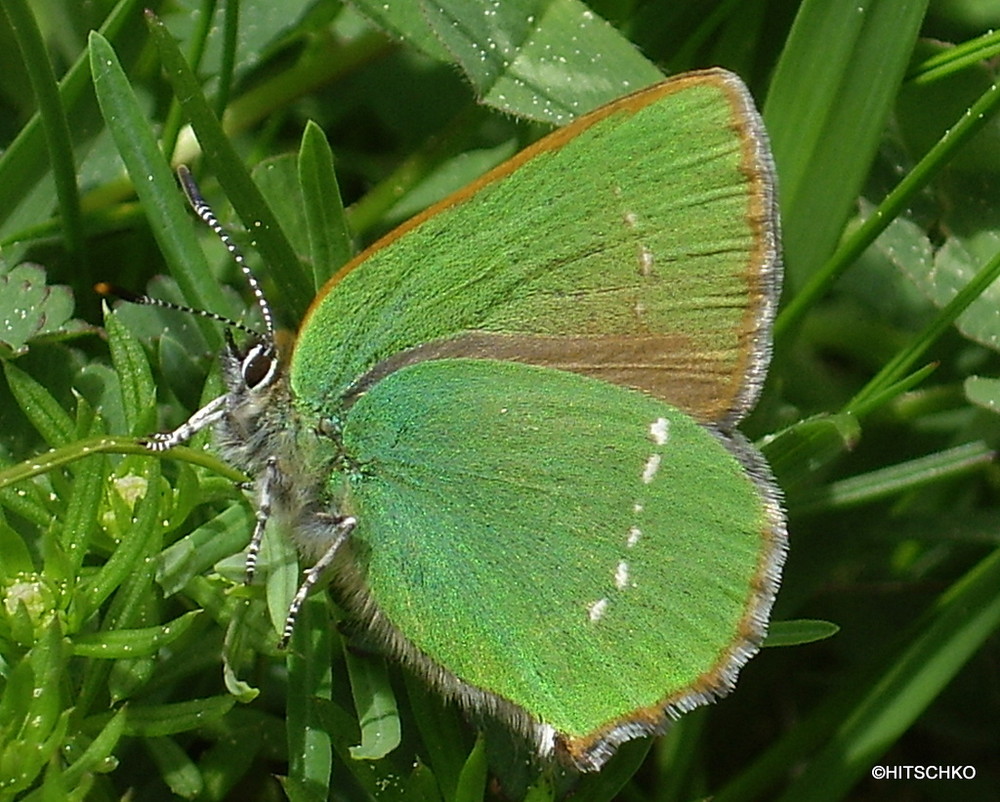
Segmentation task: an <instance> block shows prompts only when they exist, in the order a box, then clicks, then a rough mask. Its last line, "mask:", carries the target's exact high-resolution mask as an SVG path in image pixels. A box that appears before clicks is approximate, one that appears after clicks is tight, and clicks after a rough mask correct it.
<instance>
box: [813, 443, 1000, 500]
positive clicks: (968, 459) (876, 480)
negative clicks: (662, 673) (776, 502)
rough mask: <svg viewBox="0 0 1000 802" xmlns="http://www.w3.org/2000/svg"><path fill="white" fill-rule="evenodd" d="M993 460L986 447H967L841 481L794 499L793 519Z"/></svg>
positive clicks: (904, 489)
mask: <svg viewBox="0 0 1000 802" xmlns="http://www.w3.org/2000/svg"><path fill="white" fill-rule="evenodd" d="M993 457H994V452H993V450H992V449H991V448H989V447H988V446H987V445H986V444H985V443H966V444H965V445H961V446H956V447H955V448H950V449H947V450H946V451H941V452H938V453H937V454H930V455H928V456H926V457H919V458H917V459H912V460H908V461H907V462H903V463H900V464H898V465H891V466H889V467H888V468H880V469H879V470H876V471H870V472H868V473H864V474H860V475H858V476H852V477H850V478H849V479H841V480H840V481H837V482H832V483H830V484H829V485H826V486H825V487H822V488H819V489H818V490H815V491H813V492H812V493H810V494H808V495H803V496H801V497H799V498H798V499H796V503H795V513H796V515H808V514H813V515H815V514H818V513H823V512H829V511H830V510H834V509H842V508H846V507H854V506H859V505H861V504H871V503H874V502H876V501H880V500H882V499H884V498H887V497H891V496H895V495H898V494H900V493H904V492H912V491H914V490H917V489H919V488H921V487H924V486H926V485H929V484H933V483H935V482H941V481H945V480H947V479H951V478H954V477H956V476H961V475H962V474H964V473H967V472H968V471H975V470H982V469H983V468H984V467H985V466H986V465H988V464H989V463H990V462H991V461H992V460H993Z"/></svg>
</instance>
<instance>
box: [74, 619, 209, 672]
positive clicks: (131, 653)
mask: <svg viewBox="0 0 1000 802" xmlns="http://www.w3.org/2000/svg"><path fill="white" fill-rule="evenodd" d="M199 615H201V610H192V611H191V612H189V613H185V614H184V615H182V616H181V617H180V618H176V619H174V620H173V621H171V622H169V623H167V624H163V625H161V626H155V627H143V628H142V629H114V630H108V631H105V632H88V633H85V634H81V635H76V636H74V637H73V638H72V639H71V648H72V650H73V654H74V655H76V656H77V657H93V658H97V659H107V660H112V659H120V658H136V657H148V656H151V655H154V654H156V652H157V651H158V650H159V649H162V648H163V647H164V646H167V645H168V644H170V643H172V642H173V641H175V640H176V639H177V638H179V637H180V636H181V635H183V634H184V633H185V632H187V631H188V629H190V627H191V624H192V623H194V619H195V618H196V617H197V616H199Z"/></svg>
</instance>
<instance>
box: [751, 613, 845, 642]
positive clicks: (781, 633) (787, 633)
mask: <svg viewBox="0 0 1000 802" xmlns="http://www.w3.org/2000/svg"><path fill="white" fill-rule="evenodd" d="M839 631H840V627H838V626H837V625H836V624H833V623H831V622H829V621H814V620H811V619H807V618H799V619H796V620H795V621H772V622H771V624H770V626H768V628H767V639H766V640H765V641H764V646H767V647H771V646H802V645H804V644H806V643H815V642H816V641H821V640H826V639H827V638H832V637H833V636H834V635H836V634H837V633H838V632H839Z"/></svg>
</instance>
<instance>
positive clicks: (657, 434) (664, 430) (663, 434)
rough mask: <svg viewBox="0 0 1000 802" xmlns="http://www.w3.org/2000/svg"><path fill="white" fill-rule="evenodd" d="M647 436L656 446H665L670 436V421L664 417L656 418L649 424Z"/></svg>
mask: <svg viewBox="0 0 1000 802" xmlns="http://www.w3.org/2000/svg"><path fill="white" fill-rule="evenodd" d="M649 436H650V437H652V438H653V442H654V443H656V445H658V446H665V445H666V444H667V438H669V437H670V421H668V420H667V419H666V418H657V419H656V420H655V421H653V422H652V423H651V424H650V425H649Z"/></svg>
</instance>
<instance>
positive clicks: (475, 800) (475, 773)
mask: <svg viewBox="0 0 1000 802" xmlns="http://www.w3.org/2000/svg"><path fill="white" fill-rule="evenodd" d="M488 768H489V766H488V765H487V763H486V742H485V741H484V740H483V738H482V736H480V737H479V738H477V739H476V744H475V746H473V747H472V751H471V752H470V753H469V759H468V760H466V761H465V765H464V766H462V772H461V774H459V775H458V786H457V787H456V789H455V802H480V800H482V799H483V798H484V797H485V795H486V774H487V769H488Z"/></svg>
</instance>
